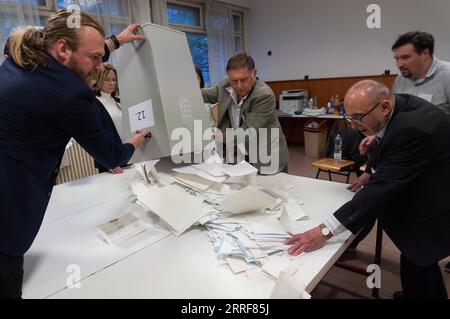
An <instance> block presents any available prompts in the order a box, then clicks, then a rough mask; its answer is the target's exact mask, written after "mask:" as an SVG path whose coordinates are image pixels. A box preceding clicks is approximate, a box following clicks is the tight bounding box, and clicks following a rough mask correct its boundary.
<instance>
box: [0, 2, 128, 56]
mask: <svg viewBox="0 0 450 319" xmlns="http://www.w3.org/2000/svg"><path fill="white" fill-rule="evenodd" d="M77 3H78V4H79V5H80V7H81V10H82V11H83V12H87V13H90V14H92V15H94V16H96V17H97V18H98V20H99V21H100V23H101V24H102V25H103V26H104V27H105V31H106V33H107V34H118V33H120V32H121V31H122V30H123V29H124V28H125V27H126V26H127V25H129V24H130V23H131V0H0V46H1V49H2V52H3V46H4V44H5V42H6V39H7V38H8V36H9V35H10V34H11V32H13V31H14V30H15V29H17V28H20V27H24V26H29V25H34V26H44V25H45V24H46V22H47V19H48V17H49V16H50V15H51V14H52V13H54V12H56V10H60V9H67V8H68V6H69V5H71V4H77ZM18 4H19V5H20V4H22V5H23V18H22V17H20V16H21V15H20V14H18V12H17V5H18ZM19 8H20V7H19ZM30 9H31V10H30Z"/></svg>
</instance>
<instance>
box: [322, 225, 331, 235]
mask: <svg viewBox="0 0 450 319" xmlns="http://www.w3.org/2000/svg"><path fill="white" fill-rule="evenodd" d="M329 234H330V230H329V229H328V228H326V227H323V228H322V235H324V236H328V235H329Z"/></svg>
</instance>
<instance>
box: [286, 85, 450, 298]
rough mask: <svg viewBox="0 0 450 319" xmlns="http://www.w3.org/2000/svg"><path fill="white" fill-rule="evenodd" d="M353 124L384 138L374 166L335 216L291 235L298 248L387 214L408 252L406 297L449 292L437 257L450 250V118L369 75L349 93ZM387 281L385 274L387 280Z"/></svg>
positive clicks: (403, 269)
mask: <svg viewBox="0 0 450 319" xmlns="http://www.w3.org/2000/svg"><path fill="white" fill-rule="evenodd" d="M344 105H345V111H346V113H347V114H348V115H347V116H346V118H347V119H348V120H350V121H351V123H352V126H353V128H355V129H357V130H358V131H360V132H361V133H362V134H364V135H366V136H372V135H374V136H377V137H378V138H379V139H380V143H379V145H378V150H377V152H376V155H375V158H374V160H373V169H374V172H373V174H372V175H371V176H370V179H369V181H368V183H367V184H366V185H365V187H364V188H363V189H361V190H360V191H359V192H357V193H356V195H355V196H354V197H353V199H352V200H350V201H349V202H347V203H346V204H344V205H343V206H342V207H341V208H339V209H338V210H337V211H336V212H335V213H334V214H333V215H332V216H331V217H330V218H328V219H326V220H324V221H323V223H322V224H320V225H319V226H317V227H315V228H312V229H311V230H309V231H307V232H305V233H301V234H297V235H294V236H293V237H292V238H290V239H288V240H287V241H285V244H288V245H292V247H290V249H289V250H288V252H289V253H290V254H292V255H299V254H300V253H302V252H311V251H314V250H317V249H320V248H321V247H323V246H324V245H325V243H326V241H327V240H328V239H330V238H332V237H333V236H335V235H337V234H339V233H341V232H343V231H345V230H350V231H351V232H352V233H353V234H357V233H358V232H359V231H360V230H361V229H363V228H364V227H366V226H367V225H369V224H370V223H373V221H374V220H375V219H382V220H383V224H382V226H383V229H384V231H385V232H386V233H387V234H388V235H389V237H390V238H391V240H392V242H393V243H394V244H395V245H396V246H397V247H398V249H399V250H400V252H401V260H400V275H401V282H402V288H403V296H404V297H405V298H411V299H417V298H433V299H447V297H448V296H447V290H446V287H445V284H444V280H443V277H442V273H441V270H440V268H439V265H438V262H439V261H440V260H441V259H443V258H445V257H447V256H449V255H450V232H449V231H448V230H449V229H450V197H449V196H448V194H450V183H449V182H448V181H449V180H450V139H448V138H442V137H443V136H450V118H449V117H447V116H443V114H444V113H443V111H441V110H439V109H438V108H436V107H433V105H432V104H431V103H429V102H427V101H425V100H423V99H420V98H418V97H415V96H413V95H409V94H395V95H393V94H392V93H391V92H390V90H389V89H388V88H387V87H386V86H385V85H384V84H381V83H378V82H375V81H372V80H365V81H361V82H358V83H356V84H355V85H354V86H352V87H351V88H350V89H349V91H348V92H347V94H346V97H345V102H344ZM381 282H383V280H382V281H381Z"/></svg>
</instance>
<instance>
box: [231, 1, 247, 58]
mask: <svg viewBox="0 0 450 319" xmlns="http://www.w3.org/2000/svg"><path fill="white" fill-rule="evenodd" d="M231 15H232V16H233V17H234V16H238V17H239V24H240V28H239V29H240V31H239V32H236V31H235V29H234V25H233V39H234V40H235V41H236V38H238V37H239V38H240V41H239V42H240V43H241V48H240V50H236V47H235V48H234V49H235V51H236V52H237V51H244V50H245V48H244V34H245V31H244V11H239V10H236V9H233V10H232V12H231ZM233 24H234V18H233ZM235 43H236V42H235Z"/></svg>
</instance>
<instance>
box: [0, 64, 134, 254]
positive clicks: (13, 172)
mask: <svg viewBox="0 0 450 319" xmlns="http://www.w3.org/2000/svg"><path fill="white" fill-rule="evenodd" d="M95 101H96V98H95V95H94V93H93V92H92V90H91V89H90V88H89V87H88V86H87V85H86V84H85V83H84V82H83V81H82V80H81V79H80V77H79V76H77V75H76V74H75V73H74V72H72V71H70V70H69V69H68V68H66V67H65V66H63V65H62V64H60V63H58V62H57V61H56V60H54V59H52V58H49V65H48V66H47V67H38V68H37V69H36V70H34V71H31V70H30V69H22V68H20V67H18V66H17V65H16V64H15V63H14V61H13V60H12V59H11V58H9V59H7V60H6V61H5V62H4V63H3V64H2V65H1V66H0V194H1V195H0V196H1V200H0V253H3V254H7V255H13V256H21V255H23V254H24V253H25V252H26V251H27V250H28V249H29V247H30V246H31V244H32V242H33V240H34V238H35V237H36V234H37V232H38V230H39V227H40V225H41V223H42V219H43V217H44V213H45V210H46V208H47V205H48V201H49V199H50V195H51V192H52V188H53V185H54V181H55V177H56V175H57V174H58V168H59V165H60V162H61V158H62V156H63V153H64V150H65V146H66V144H67V142H68V141H69V139H70V137H74V138H75V139H76V140H77V142H78V143H79V144H80V145H81V146H82V147H83V148H84V149H85V150H86V151H87V152H89V153H90V154H91V155H92V156H93V157H94V158H95V159H96V160H97V161H98V162H99V163H100V164H102V165H103V166H105V167H107V168H114V167H117V166H119V165H123V164H125V163H127V162H128V160H129V159H130V158H131V156H132V154H133V152H134V147H133V145H131V144H123V145H122V144H117V143H115V142H114V141H112V140H111V138H110V137H108V134H107V133H106V132H105V130H104V129H103V128H102V127H101V126H100V125H99V123H98V120H97V116H96V108H97V105H96V102H95Z"/></svg>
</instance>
